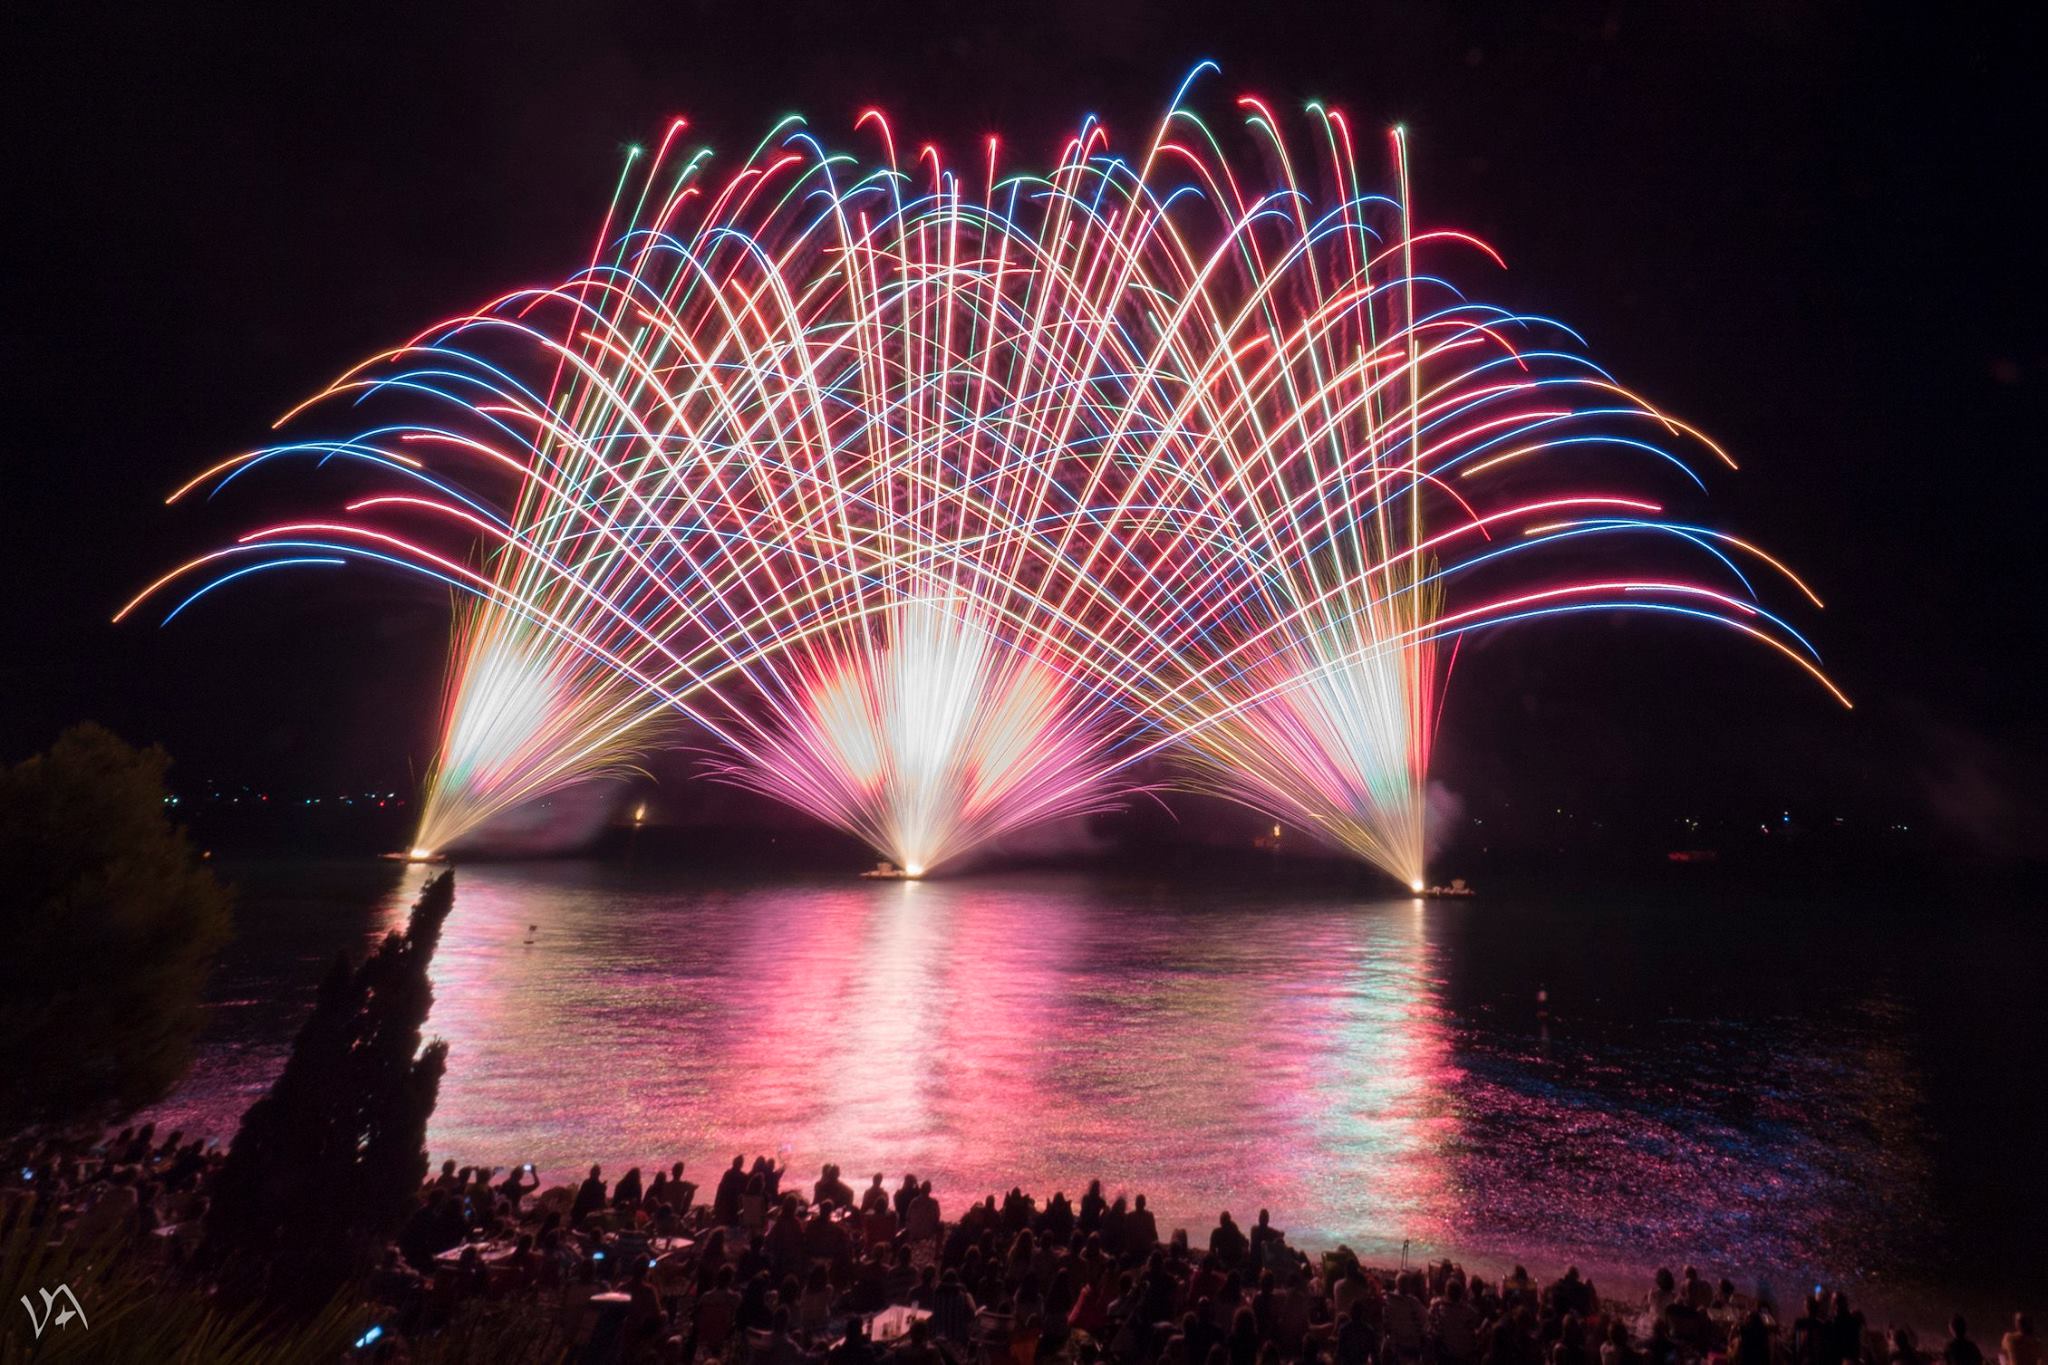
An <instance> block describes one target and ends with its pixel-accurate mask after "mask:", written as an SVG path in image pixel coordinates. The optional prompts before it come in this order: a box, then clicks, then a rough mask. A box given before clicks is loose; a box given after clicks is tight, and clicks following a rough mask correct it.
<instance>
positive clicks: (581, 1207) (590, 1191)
mask: <svg viewBox="0 0 2048 1365" xmlns="http://www.w3.org/2000/svg"><path fill="white" fill-rule="evenodd" d="M603 1207H604V1167H602V1166H592V1167H591V1168H590V1174H589V1175H588V1176H586V1177H585V1178H584V1181H583V1183H582V1184H581V1185H579V1186H577V1187H576V1199H575V1202H574V1203H572V1204H570V1205H569V1226H570V1227H572V1228H573V1227H578V1226H581V1225H582V1222H583V1220H584V1219H586V1218H588V1217H589V1216H590V1215H591V1214H593V1213H596V1212H597V1211H598V1210H599V1209H602V1208H603Z"/></svg>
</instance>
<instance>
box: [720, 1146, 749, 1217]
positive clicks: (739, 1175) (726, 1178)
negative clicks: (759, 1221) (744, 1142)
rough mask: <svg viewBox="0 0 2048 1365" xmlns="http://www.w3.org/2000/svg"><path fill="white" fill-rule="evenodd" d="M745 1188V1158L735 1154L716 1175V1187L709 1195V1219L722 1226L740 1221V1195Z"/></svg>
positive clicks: (743, 1192)
mask: <svg viewBox="0 0 2048 1365" xmlns="http://www.w3.org/2000/svg"><path fill="white" fill-rule="evenodd" d="M746 1190H747V1159H746V1158H745V1157H743V1156H736V1157H734V1158H733V1159H732V1165H730V1166H728V1167H727V1168H726V1169H725V1173H724V1174H723V1175H721V1176H719V1177H718V1189H717V1191H716V1192H715V1193H714V1194H713V1195H712V1196H711V1221H712V1222H714V1223H716V1224H717V1225H718V1226H720V1227H722V1228H729V1227H732V1226H733V1225H734V1224H736V1223H738V1222H739V1221H740V1196H741V1195H742V1194H745V1193H746Z"/></svg>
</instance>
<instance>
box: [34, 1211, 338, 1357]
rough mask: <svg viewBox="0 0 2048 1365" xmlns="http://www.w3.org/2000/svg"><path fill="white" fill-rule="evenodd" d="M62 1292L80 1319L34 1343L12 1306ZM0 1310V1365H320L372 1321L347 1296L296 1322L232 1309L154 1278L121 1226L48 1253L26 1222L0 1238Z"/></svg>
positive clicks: (190, 1289) (182, 1285)
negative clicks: (1, 1308)
mask: <svg viewBox="0 0 2048 1365" xmlns="http://www.w3.org/2000/svg"><path fill="white" fill-rule="evenodd" d="M59 1285H64V1286H67V1287H68V1288H69V1289H70V1290H71V1292H72V1294H73V1295H75V1296H76V1297H77V1299H78V1304H79V1307H80V1309H81V1310H82V1312H83V1313H84V1320H83V1322H80V1321H76V1320H74V1321H72V1322H69V1323H66V1324H64V1325H63V1326H57V1325H55V1324H54V1323H48V1324H46V1325H45V1326H44V1328H43V1332H42V1335H41V1336H40V1337H38V1336H37V1335H36V1334H35V1333H34V1331H33V1329H32V1327H31V1325H30V1323H29V1320H28V1318H27V1316H26V1315H25V1314H24V1313H22V1312H21V1311H20V1310H19V1306H18V1305H17V1304H16V1302H15V1301H16V1300H17V1299H20V1298H24V1297H26V1298H27V1299H28V1300H29V1301H30V1302H31V1303H40V1302H41V1298H40V1292H41V1291H42V1290H45V1289H48V1290H52V1291H54V1290H55V1289H56V1287H57V1286H59ZM0 1303H4V1304H5V1305H6V1306H7V1308H8V1309H9V1310H10V1314H9V1316H8V1318H7V1320H6V1325H5V1327H4V1328H0V1365H26V1362H28V1361H35V1362H37V1365H67V1363H68V1362H74V1361H75V1362H88V1361H89V1362H93V1365H131V1362H132V1365H315V1363H316V1362H317V1363H318V1365H326V1362H331V1361H334V1360H338V1359H340V1358H341V1356H342V1353H343V1351H344V1350H345V1348H346V1347H347V1346H348V1344H349V1343H350V1342H351V1341H353V1340H355V1338H356V1336H357V1335H358V1334H359V1333H360V1332H361V1331H362V1328H363V1325H364V1323H365V1322H367V1320H368V1317H369V1315H368V1313H367V1312H366V1311H365V1310H364V1309H363V1308H362V1307H360V1306H358V1305H356V1304H355V1303H354V1302H353V1301H352V1300H351V1299H347V1298H337V1299H335V1300H334V1301H332V1302H330V1303H328V1304H327V1305H325V1306H324V1307H322V1308H321V1309H320V1310H319V1311H317V1312H315V1313H313V1314H312V1315H311V1316H310V1317H308V1318H306V1319H304V1320H301V1321H293V1322H282V1321H277V1320H274V1319H266V1318H265V1317H263V1316H262V1315H261V1314H260V1313H259V1312H257V1311H256V1310H253V1309H242V1310H239V1311H235V1310H230V1309H228V1308H225V1307H223V1306H222V1305H220V1304H218V1303H216V1302H214V1301H213V1300H211V1299H209V1298H208V1297H207V1296H206V1294H205V1293H204V1292H203V1291H201V1290H200V1289H199V1288H197V1287H195V1286H192V1285H189V1284H185V1283H182V1282H179V1281H176V1280H172V1279H169V1278H166V1277H164V1276H162V1275H160V1274H158V1273H157V1268H156V1267H155V1266H154V1265H152V1264H151V1263H150V1262H149V1260H148V1259H147V1256H146V1254H145V1253H143V1252H141V1251H139V1250H137V1249H135V1248H134V1247H133V1245H132V1243H131V1242H130V1240H129V1234H128V1230H127V1229H125V1228H121V1229H116V1230H115V1231H114V1232H113V1233H112V1234H110V1235H109V1237H108V1238H107V1239H106V1240H104V1241H102V1242H99V1243H97V1244H91V1245H81V1244H79V1243H77V1242H76V1241H67V1242H62V1243H59V1244H57V1245H54V1246H53V1245H51V1244H50V1241H49V1239H48V1238H46V1237H44V1236H42V1235H41V1234H40V1230H39V1229H37V1228H35V1227H33V1226H31V1225H30V1223H29V1220H28V1219H27V1218H19V1219H16V1220H15V1222H14V1225H13V1226H12V1227H11V1228H8V1229H7V1230H6V1231H5V1233H4V1234H0Z"/></svg>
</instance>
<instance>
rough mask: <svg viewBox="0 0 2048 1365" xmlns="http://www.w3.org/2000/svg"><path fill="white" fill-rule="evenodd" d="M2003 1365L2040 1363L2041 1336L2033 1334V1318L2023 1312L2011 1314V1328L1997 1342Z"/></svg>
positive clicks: (2032, 1364)
mask: <svg viewBox="0 0 2048 1365" xmlns="http://www.w3.org/2000/svg"><path fill="white" fill-rule="evenodd" d="M1998 1349H1999V1353H2000V1354H2001V1355H2003V1356H2004V1357H2005V1365H2041V1338H2039V1337H2037V1336H2035V1335H2034V1320H2033V1319H2032V1318H2030V1317H2028V1316H2027V1315H2026V1314H2025V1313H2014V1314H2013V1315H2012V1330H2011V1331H2010V1332H2007V1333H2006V1334H2005V1338H2004V1340H2002V1341H2000V1342H1999V1344H1998Z"/></svg>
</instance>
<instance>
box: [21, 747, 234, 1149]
mask: <svg viewBox="0 0 2048 1365" xmlns="http://www.w3.org/2000/svg"><path fill="white" fill-rule="evenodd" d="M169 766H170V760H169V758H168V757H166V756H165V754H164V752H163V750H162V749H159V748H154V747H152V748H148V749H137V748H134V747H132V746H130V745H128V744H125V743H123V742H122V741H121V740H120V739H119V738H117V737H116V736H115V735H113V734H111V733H110V732H108V731H107V730H105V729H102V728H101V727H99V726H97V725H78V726H74V727H72V728H71V729H69V730H67V731H65V732H64V734H63V735H61V736H60V737H59V738H58V740H57V742H56V743H55V744H54V745H52V746H51V748H50V750H49V752H47V753H44V754H39V755H37V756H35V757H34V758H30V759H27V760H26V761H24V762H22V763H19V764H16V765H15V766H14V767H12V768H7V769H0V941H4V942H5V944H6V951H5V952H4V953H0V1133H6V1132H14V1131H18V1130H20V1129H23V1128H27V1127H31V1126H39V1125H43V1126H49V1125H62V1124H68V1123H87V1122H98V1121H103V1120H106V1119H110V1118H114V1117H117V1116H119V1115H121V1114H123V1113H126V1112H128V1111H130V1110H133V1109H135V1108H138V1107H140V1106H142V1105H144V1104H148V1103H150V1102H151V1101H153V1100H157V1099H160V1098H162V1097H163V1096H164V1095H165V1094H166V1093H168V1092H169V1090H170V1088H171V1087H172V1086H173V1085H175V1084H176V1083H177V1082H178V1080H179V1079H180V1078H181V1077H182V1076H183V1075H184V1074H185V1070H186V1068H187V1067H188V1066H189V1065H190V1064H191V1057H192V1042H193V1039H194V1037H195V1036H196V1035H197V1033H198V1031H199V1025H200V1020H201V1012H200V994H201V991H202V989H203V987H204V986H205V983H206V977H207V973H208V972H209V971H210V970H211V968H212V965H213V960H214V956H215V954H216V953H217V952H218V951H219V949H220V946H221V944H222V943H224V942H225V941H226V939H227V936H228V927H229V917H228V898H227V894H226V892H225V891H224V890H223V889H222V888H221V886H220V884H219V883H218V882H217V881H215V880H214V877H213V875H212V873H211V872H209V871H208V870H207V869H206V868H205V867H204V866H203V865H202V864H201V863H200V862H199V861H198V860H197V859H196V858H194V857H193V854H192V850H191V847H190V846H189V844H188V843H187V842H186V839H185V836H184V832H183V831H182V830H179V829H177V828H175V827H174V826H173V825H172V824H171V822H170V819H169V818H168V816H167V814H166V811H167V805H166V801H165V790H164V773H165V771H166V769H167V768H168V767H169Z"/></svg>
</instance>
